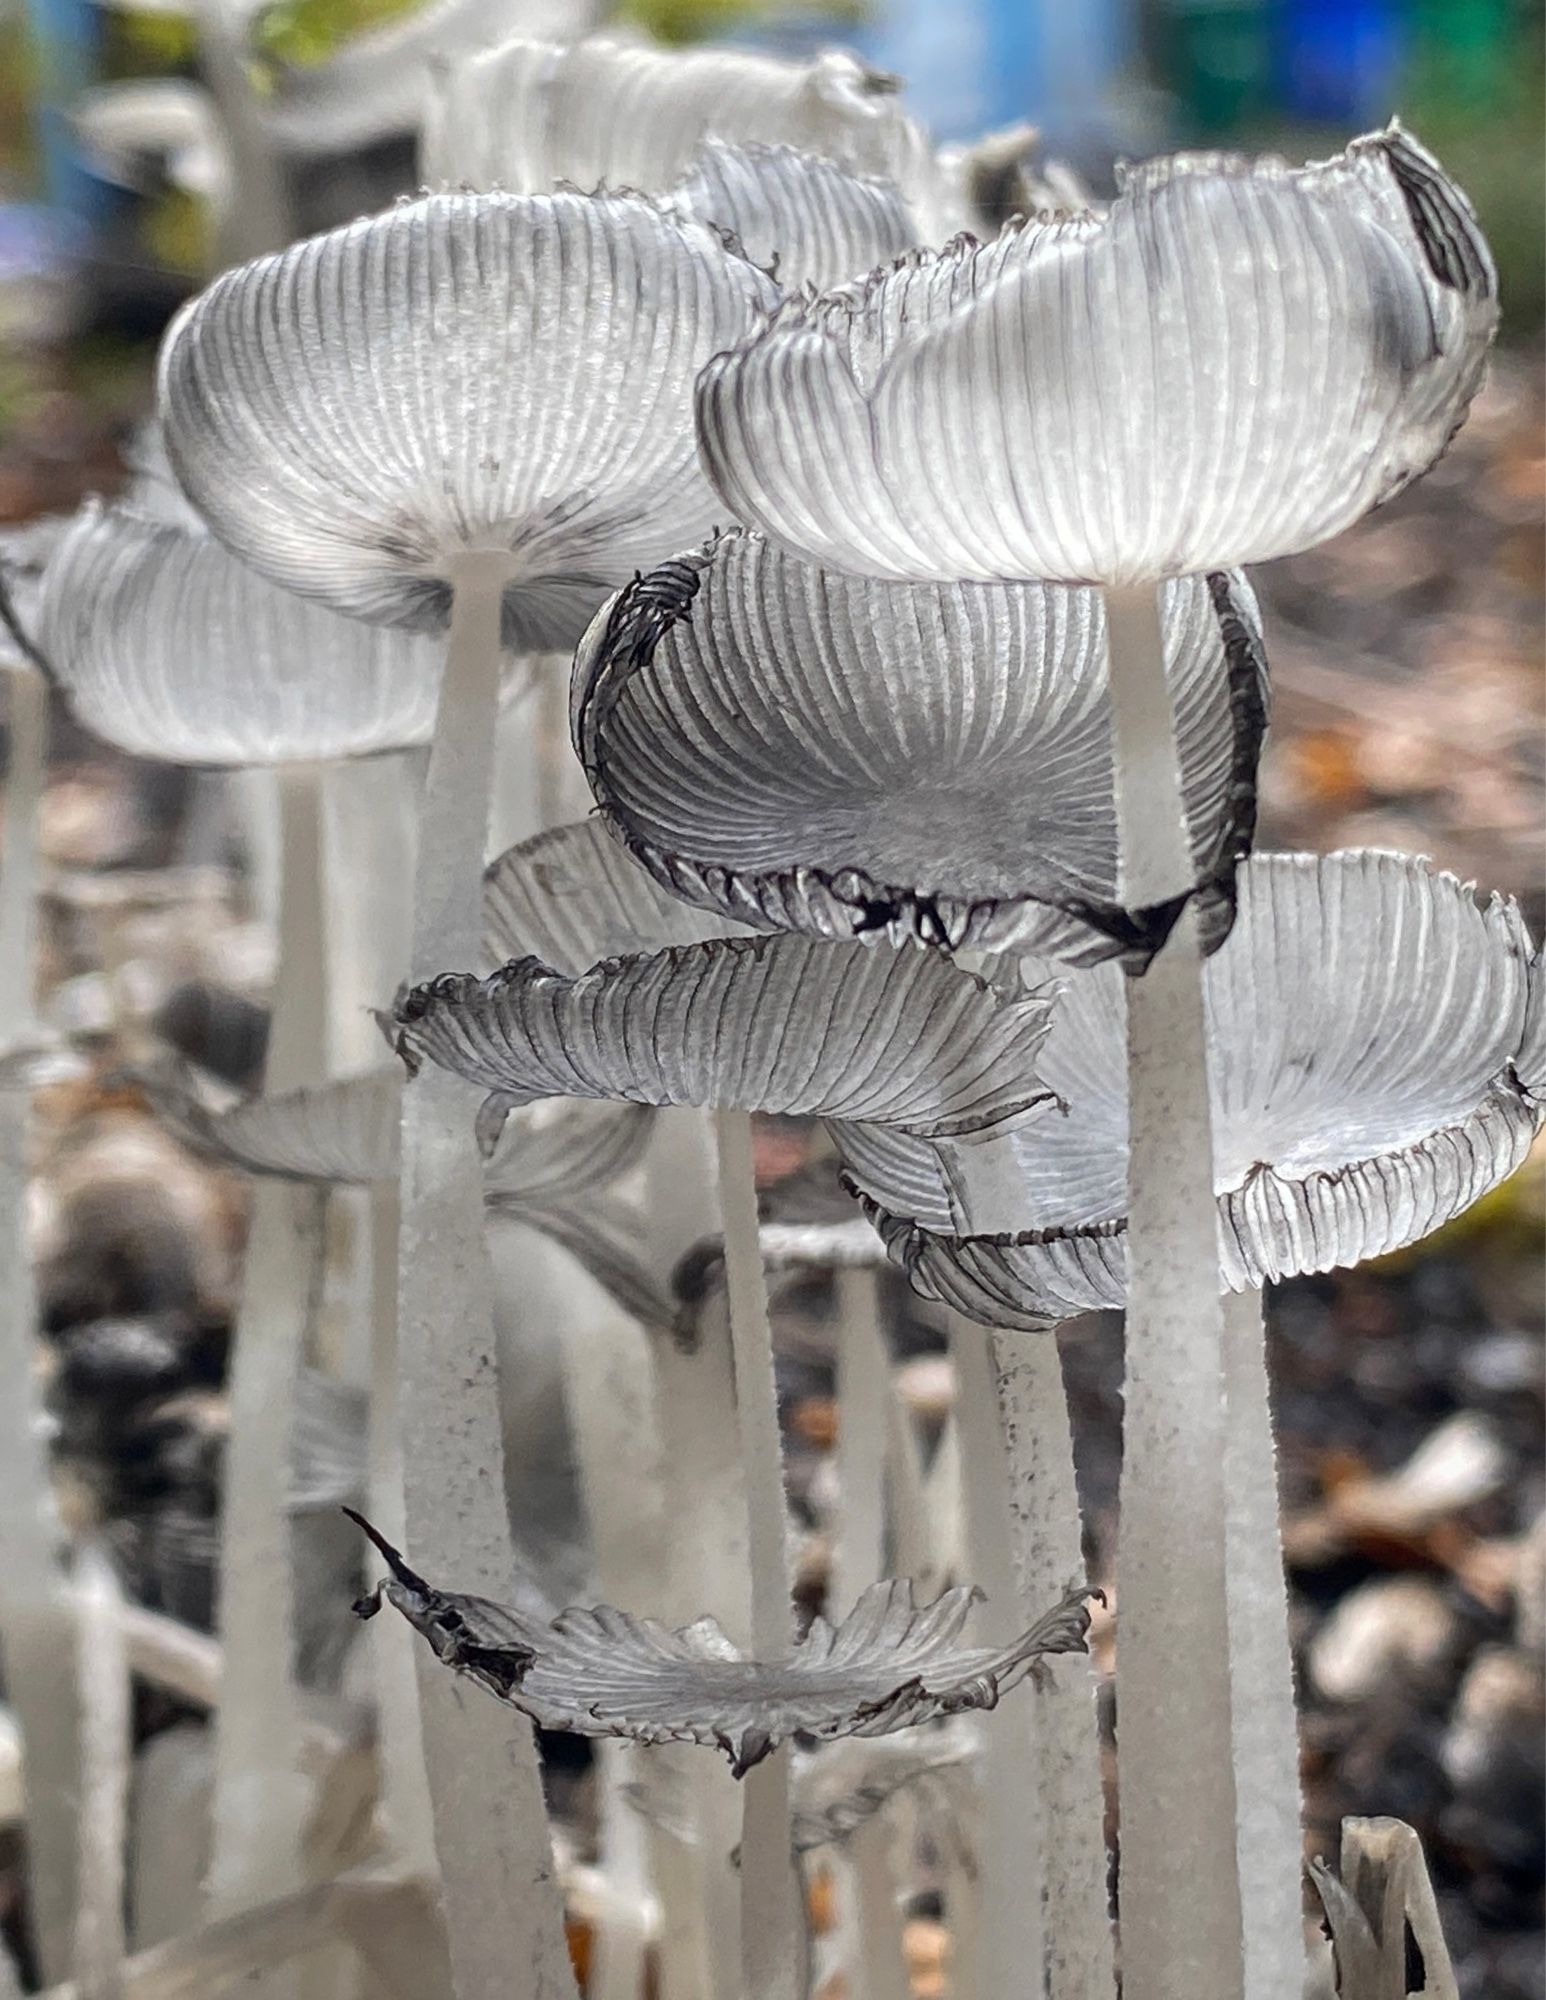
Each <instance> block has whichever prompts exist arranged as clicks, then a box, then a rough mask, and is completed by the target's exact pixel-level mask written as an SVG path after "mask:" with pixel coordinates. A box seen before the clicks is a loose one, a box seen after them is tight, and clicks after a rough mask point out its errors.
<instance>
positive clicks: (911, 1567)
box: [886, 1375, 945, 1597]
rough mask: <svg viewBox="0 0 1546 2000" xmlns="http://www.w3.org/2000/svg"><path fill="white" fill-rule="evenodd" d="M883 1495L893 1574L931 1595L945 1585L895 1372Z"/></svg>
mask: <svg viewBox="0 0 1546 2000" xmlns="http://www.w3.org/2000/svg"><path fill="white" fill-rule="evenodd" d="M886 1494H887V1502H888V1508H889V1512H890V1517H891V1560H892V1564H893V1567H894V1569H895V1571H896V1574H897V1575H898V1576H910V1577H911V1578H912V1580H913V1582H914V1584H915V1585H916V1586H917V1588H918V1591H919V1594H920V1596H924V1597H927V1596H932V1595H933V1594H934V1593H936V1592H937V1591H938V1590H939V1589H940V1588H941V1587H942V1585H943V1583H944V1579H945V1565H944V1564H943V1563H942V1562H941V1561H940V1558H939V1554H938V1551H937V1549H936V1547H935V1543H936V1540H937V1537H936V1535H935V1532H934V1526H933V1522H932V1520H931V1518H930V1514H929V1503H928V1492H927V1487H926V1484H925V1481H924V1476H923V1453H922V1451H921V1450H920V1449H919V1445H918V1433H917V1429H916V1427H915V1426H914V1423H913V1414H912V1411H911V1410H910V1409H909V1408H908V1407H907V1400H906V1398H905V1397H904V1396H903V1394H902V1391H901V1389H900V1387H899V1386H898V1384H897V1379H896V1377H895V1376H894V1375H893V1376H892V1377H891V1380H890V1381H889V1382H888V1383H887V1385H886Z"/></svg>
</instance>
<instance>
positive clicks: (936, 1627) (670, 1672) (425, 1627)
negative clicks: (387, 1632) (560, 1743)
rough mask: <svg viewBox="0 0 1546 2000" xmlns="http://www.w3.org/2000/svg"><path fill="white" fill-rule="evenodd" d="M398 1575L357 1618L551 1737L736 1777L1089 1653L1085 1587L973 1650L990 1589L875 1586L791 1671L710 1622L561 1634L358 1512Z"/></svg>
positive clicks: (600, 1623) (604, 1616)
mask: <svg viewBox="0 0 1546 2000" xmlns="http://www.w3.org/2000/svg"><path fill="white" fill-rule="evenodd" d="M345 1511H347V1512H350V1518H351V1519H353V1520H355V1521H357V1522H359V1525H360V1526H361V1527H362V1528H363V1529H364V1530H365V1532H366V1533H367V1534H368V1535H369V1536H370V1538H371V1540H372V1541H373V1542H374V1543H375V1545H376V1547H377V1548H378V1549H379V1550H380V1551H381V1554H382V1555H383V1557H384V1558H385V1559H386V1562H387V1564H388V1567H389V1569H390V1570H391V1575H390V1577H389V1578H387V1579H386V1580H385V1581H384V1582H383V1583H382V1584H380V1585H379V1586H378V1588H377V1590H376V1591H375V1592H373V1593H372V1594H371V1595H370V1596H369V1597H366V1598H363V1599H361V1601H360V1603H359V1604H358V1605H357V1606H356V1609H357V1610H358V1611H359V1612H360V1614H361V1616H363V1617H369V1616H371V1615H372V1614H373V1613H374V1612H375V1611H376V1610H377V1609H379V1606H380V1602H381V1599H382V1598H383V1597H384V1598H386V1599H387V1601H388V1602H389V1603H391V1604H393V1605H395V1606H396V1608H397V1609H398V1610H399V1611H400V1612H401V1613H402V1615H403V1616H404V1617H405V1618H406V1619H407V1620H408V1622H409V1624H410V1625H412V1626H413V1628H414V1630H415V1631H417V1632H419V1633H420V1634H421V1635H422V1636H423V1637H424V1638H425V1639H427V1640H428V1642H429V1644H430V1646H431V1647H432V1648H433V1650H434V1652H435V1654H436V1656H437V1657H438V1658H439V1659H441V1660H443V1661H444V1662H445V1663H446V1665H447V1666H448V1667H450V1668H452V1669H453V1670H454V1671H455V1672H457V1673H461V1674H466V1675H467V1676H468V1677H469V1678H470V1679H472V1680H475V1681H477V1682H478V1684H479V1685H480V1686H481V1687H484V1688H486V1689H487V1690H488V1691H489V1693H491V1694H493V1695H495V1696H497V1697H498V1698H499V1699H500V1700H501V1701H508V1702H509V1703H511V1705H512V1706H514V1707H516V1708H519V1709H521V1710H523V1711H524V1712H525V1713H526V1714H528V1715H530V1716H532V1717H533V1718H534V1719H535V1720H536V1721H538V1722H539V1723H541V1724H542V1726H543V1727H544V1728H547V1729H567V1730H573V1731H575V1732H577V1733H578V1734H580V1735H582V1736H626V1737H632V1738H633V1740H634V1741H635V1742H639V1743H702V1744H706V1745H708V1746H709V1747H711V1748H714V1749H719V1750H722V1751H723V1752H724V1753H725V1755H726V1756H727V1757H728V1758H729V1759H730V1761H731V1768H732V1769H733V1771H734V1772H735V1775H736V1776H737V1777H742V1776H744V1775H745V1773H746V1772H747V1771H749V1770H750V1769H751V1768H752V1766H753V1765H755V1764H758V1763H760V1762H761V1761H762V1759H763V1758H764V1757H767V1756H769V1755H770V1754H771V1753H772V1752H773V1751H774V1750H776V1749H777V1748H778V1746H779V1745H780V1744H781V1743H784V1742H787V1741H788V1739H789V1738H790V1737H791V1736H797V1735H799V1736H810V1737H815V1738H816V1739H817V1740H818V1741H826V1740H831V1739H832V1738H835V1737H840V1736H882V1735H888V1734H889V1733H890V1732H891V1731H893V1730H896V1729H907V1728H910V1727H912V1726H913V1725H914V1724H916V1723H921V1722H930V1721H933V1720H934V1719H935V1718H936V1717H938V1716H943V1715H955V1714H960V1713H962V1712H964V1711H966V1710H968V1709H977V1708H992V1707H994V1706H995V1705H996V1704H997V1702H998V1699H999V1697H1000V1695H1001V1694H1003V1693H1005V1692H1006V1691H1007V1690H1008V1689H1009V1688H1011V1687H1013V1686H1014V1685H1015V1684H1016V1683H1017V1682H1019V1681H1021V1680H1023V1679H1024V1678H1025V1676H1026V1675H1027V1674H1029V1673H1033V1672H1034V1671H1035V1669H1036V1664H1037V1662H1038V1661H1039V1660H1042V1659H1044V1658H1047V1657H1049V1656H1051V1655H1054V1654H1058V1653H1077V1652H1082V1651H1083V1650H1084V1643H1085V1634H1086V1632H1087V1631H1088V1629H1089V1622H1090V1619H1089V1610H1088V1601H1089V1598H1090V1596H1091V1593H1090V1592H1089V1591H1087V1590H1081V1591H1075V1592H1071V1593H1070V1594H1069V1596H1068V1597H1066V1598H1065V1599H1064V1601H1063V1602H1062V1603H1061V1604H1059V1605H1056V1606H1055V1607H1054V1608H1053V1609H1052V1610H1051V1611H1049V1612H1048V1613H1047V1614H1046V1616H1045V1617H1043V1618H1041V1619H1039V1620H1038V1621H1037V1623H1036V1624H1035V1625H1033V1626H1032V1627H1031V1629H1030V1630H1029V1631H1028V1632H1026V1633H1024V1634H1022V1635H1021V1637H1020V1638H1018V1639H1016V1640H1015V1641H1014V1642H1013V1643H1012V1644H1011V1645H1008V1646H1004V1647H997V1648H990V1647H980V1646H979V1647H967V1646H963V1645H962V1644H961V1643H960V1641H961V1632H962V1629H963V1627H964V1626H965V1623H966V1620H967V1618H968V1617H969V1616H970V1613H971V1609H972V1605H973V1604H974V1603H975V1602H976V1600H977V1598H978V1596H979V1593H978V1592H977V1591H975V1590H973V1589H970V1588H958V1589H955V1590H947V1591H946V1592H945V1593H944V1595H943V1596H941V1597H938V1598H936V1599H935V1600H934V1602H933V1603H932V1604H928V1605H925V1606H924V1607H923V1608H922V1609H921V1610H920V1609H919V1608H918V1607H917V1606H916V1605H915V1604H914V1602H913V1589H912V1584H911V1583H910V1582H908V1581H906V1580H901V1581H897V1580H892V1581H889V1582H885V1583H877V1584H872V1585H871V1586H870V1588H869V1589H868V1590H866V1591H864V1592H863V1593H862V1594H861V1596H860V1598H859V1600H858V1602H857V1603H856V1604H855V1606H854V1608H853V1610H852V1611H851V1612H850V1613H849V1614H848V1616H847V1617H846V1618H845V1619H844V1620H843V1622H842V1624H841V1625H839V1626H837V1627H836V1628H835V1629H834V1628H833V1627H832V1626H831V1625H829V1624H828V1623H827V1621H826V1620H825V1619H824V1618H817V1619H815V1620H813V1622H812V1624H811V1628H810V1630H809V1632H808V1633H807V1634H806V1636H805V1638H804V1639H803V1640H801V1642H800V1643H799V1645H797V1646H796V1647H795V1648H794V1649H793V1651H792V1652H791V1654H790V1656H789V1658H788V1659H787V1660H783V1661H776V1662H775V1661H762V1660H754V1659H748V1658H747V1657H746V1655H745V1654H744V1653H742V1652H741V1651H740V1650H739V1649H738V1648H737V1647H735V1646H734V1645H732V1644H731V1642H730V1640H729V1639H728V1638H727V1637H726V1636H725V1634H724V1632H723V1631H722V1630H721V1628H720V1626H719V1625H718V1624H717V1623H716V1622H715V1620H714V1619H712V1618H699V1619H697V1620H696V1621H695V1622H694V1623H693V1624H691V1625H685V1626H682V1627H681V1628H680V1629H678V1630H675V1631H673V1630H671V1629H669V1628H668V1627H666V1626H664V1625H661V1624H659V1623H657V1622H656V1620H654V1619H653V1618H636V1617H634V1616H632V1615H631V1614H629V1613H628V1612H624V1611H614V1610H613V1609H612V1608H611V1606H609V1605H598V1606H596V1607H595V1608H594V1609H579V1608H576V1609H571V1610H568V1611H561V1612H560V1613H559V1615H558V1617H557V1618H555V1619H554V1620H553V1621H552V1623H551V1624H550V1625H543V1624H542V1623H541V1622H540V1621H538V1620H536V1619H533V1618H529V1617H526V1616H524V1615H522V1614H521V1613H519V1612H516V1611H513V1610H511V1609H509V1608H508V1607H507V1606H504V1605H501V1604H494V1603H491V1602H490V1601H489V1600H488V1599H487V1598H482V1597H466V1596H461V1595H458V1594H457V1593H454V1592H450V1591H443V1590H440V1589H438V1588H437V1587H436V1586H434V1585H433V1584H430V1583H428V1582H426V1580H425V1579H424V1578H423V1577H421V1576H418V1575H416V1574H415V1573H414V1571H412V1570H411V1569H409V1568H408V1567H407V1565H406V1564H405V1563H404V1562H403V1560H402V1558H401V1556H400V1555H399V1554H398V1553H397V1551H396V1550H395V1549H394V1548H392V1547H391V1545H390V1544H389V1543H387V1542H385V1541H383V1539H382V1537H381V1536H380V1535H378V1534H377V1533H376V1532H375V1530H374V1529H373V1528H371V1527H370V1525H369V1524H368V1523H367V1522H365V1521H364V1520H362V1519H361V1518H360V1516H359V1515H358V1514H354V1513H353V1512H352V1510H347V1509H346V1510H345Z"/></svg>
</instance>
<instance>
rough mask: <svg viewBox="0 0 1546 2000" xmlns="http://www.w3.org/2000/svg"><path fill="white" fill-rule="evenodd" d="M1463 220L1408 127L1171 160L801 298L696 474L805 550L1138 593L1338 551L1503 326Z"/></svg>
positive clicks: (765, 343) (1460, 402) (754, 355)
mask: <svg viewBox="0 0 1546 2000" xmlns="http://www.w3.org/2000/svg"><path fill="white" fill-rule="evenodd" d="M1497 316H1498V308H1497V298H1496V277H1495V274H1494V272H1493V269H1492V264H1491V260H1490V257H1489V256H1488V253H1487V248H1486V245H1485V243H1484V242H1483V240H1482V237H1481V235H1480V233H1479V231H1478V230H1477V227H1476V223H1475V219H1474V217H1473V215H1472V213H1471V210H1470V206H1469V204H1468V203H1467V201H1466V199H1465V197H1464V195H1462V194H1461V193H1460V191H1459V189H1458V188H1456V187H1455V186H1454V184H1453V183H1452V182H1450V181H1448V180H1447V179H1446V178H1445V176H1444V174H1443V172H1442V170H1441V169H1440V168H1439V166H1438V164H1437V162H1436V161H1434V160H1433V158H1432V157H1431V155H1429V154H1428V153H1426V152H1425V151H1424V150H1423V148H1422V147H1421V146H1419V145H1418V144H1417V143H1416V142H1415V141H1414V140H1413V139H1411V138H1410V137H1409V136H1408V135H1407V134H1405V133H1403V132H1401V131H1400V130H1399V129H1398V128H1396V127H1392V128H1391V130H1390V131H1388V132H1385V133H1380V134H1375V135H1371V136H1369V137H1367V138H1364V139H1360V140H1357V141H1355V142H1354V144H1353V145H1352V146H1350V147H1349V148H1348V149H1347V151H1346V152H1345V153H1343V154H1342V155H1340V156H1339V157H1338V158H1336V159H1334V160H1331V161H1328V162H1325V163H1324V164H1321V165H1317V166H1313V167H1305V168H1302V169H1291V168H1289V167H1288V166H1286V165H1285V164H1284V163H1283V162H1282V161H1280V160H1274V159H1262V160H1256V161H1251V160H1245V159H1241V158H1237V157H1235V156H1231V155H1225V154H1207V153H1200V154H1190V155H1188V154H1183V155H1180V156H1178V157H1177V158H1175V159H1169V160H1156V161H1152V162H1150V163H1149V164H1148V165H1146V166H1143V167H1140V168H1138V169H1136V170H1135V171H1134V172H1132V173H1131V174H1129V175H1128V177H1127V179H1126V183H1125V186H1124V188H1123V191H1122V193H1121V194H1120V195H1119V197H1118V198H1117V200H1116V201H1115V202H1114V203H1113V204H1112V205H1111V207H1110V209H1109V210H1108V211H1107V212H1106V213H1105V214H1103V215H1099V216H1096V215H1089V214H1086V215H1080V216H1074V217H1065V218H1062V219H1059V220H1047V221H1040V222H1030V223H1027V224H1024V225H1015V224H1011V225H1010V226H1009V229H1008V230H1007V231H1006V233H1005V234H1004V235H1002V236H1000V237H999V239H998V240H997V241H996V242H994V243H990V244H988V245H986V246H984V247H982V248H980V249H979V248H977V247H976V246H974V245H972V244H970V243H963V244H958V245H955V246H953V247H952V248H951V249H949V250H948V251H946V252H944V253H942V255H941V256H940V257H939V258H938V259H935V260H923V261H921V262H918V261H913V262H910V263H907V264H904V265H902V266H900V267H899V268H898V269H897V270H896V271H895V272H893V273H891V274H877V275H876V276H875V277H873V278H872V279H870V280H868V281H867V282H865V283H863V284H859V285H855V286H853V287H851V288H849V289H848V290H847V291H845V292H839V293H834V294H832V295H831V296H830V297H828V298H827V299H825V300H822V301H819V302H815V303H808V304H807V303H803V302H801V303H796V304H793V305H791V306H790V307H788V308H786V310H785V311H784V312H783V313H782V314H781V315H780V316H779V317H778V318H777V319H776V320H775V321H774V322H773V324H772V326H771V327H770V328H769V329H768V330H767V331H766V332H764V333H762V334H760V335H759V336H758V337H757V338H756V339H755V340H754V341H752V342H751V343H750V344H749V345H747V346H745V347H743V348H741V349H740V350H739V351H737V352H734V353H730V354H726V355H723V356H721V357H719V358H718V359H717V360H715V361H714V362H713V363H712V364H711V365H710V366H709V368H708V369H707V370H706V371H705V373H704V375H703V377H702V379H701V381H700V384H699V390H698V408H699V431H700V437H701V441H702V447H703V453H704V463H705V466H706V468H707V470H708V473H709V476H710V478H711V479H712V480H713V482H714V484H715V486H716V487H717V488H718V490H719V492H720V493H721V495H722V496H723V497H724V499H725V501H726V503H727V504H728V505H729V506H730V508H731V509H732V511H733V512H734V513H735V514H736V515H737V517H738V518H739V519H741V520H742V521H745V522H747V523H749V524H750V525H752V526H755V527H759V528H762V529H764V530H765V531H766V532H767V533H768V534H769V535H771V536H773V537H774V538H775V539H777V540H780V541H782V542H784V543H785V544H786V545H787V546H789V547H790V548H792V549H795V550H798V551H799V552H800V553H802V554H805V555H807V556H809V557H811V558H812V559H813V560H816V561H822V562H828V563H831V564H833V565H834V566H836V567H840V568H847V569H851V570H855V571H859V572H861V573H863V574H866V575H872V576H891V577H899V578H926V577H934V578H947V577H976V578H984V579H992V578H996V577H1005V578H1016V577H1019V578H1024V577H1043V578H1046V579H1049V580H1060V581H1064V582H1070V583H1078V582H1098V583H1129V582H1135V581H1140V580H1145V579H1154V578H1159V577H1166V576H1176V575H1182V574H1186V573H1188V572H1190V571H1195V570H1204V569H1210V568H1213V567H1216V566H1219V565H1223V564H1236V563H1248V562H1260V561H1263V560H1265V559H1266V558H1268V557H1270V556H1276V555H1284V554H1287V553H1289V552H1290V551H1292V550H1295V549H1302V548H1307V547H1310V546H1312V545H1313V544H1314V543H1316V542H1320V541H1324V540H1325V539H1326V538H1327V537H1328V536H1330V535H1334V534H1336V533H1337V532H1338V530H1339V529H1341V528H1344V527H1346V526H1347V525H1348V524H1349V523H1350V522H1352V521H1354V520H1356V519H1357V518H1358V517H1359V515H1361V514H1363V513H1365V512H1367V510H1368V509H1369V508H1370V507H1372V506H1375V505H1376V504H1378V502H1379V501H1381V500H1383V499H1387V498H1388V497H1389V496H1390V495H1391V494H1392V493H1394V492H1396V491H1398V490H1399V489H1400V487H1402V486H1403V485H1405V484H1406V482H1407V481H1408V480H1410V479H1412V478H1414V477H1416V475H1417V474H1419V473H1421V472H1423V471H1424V470H1426V468H1427V467H1428V466H1429V465H1430V464H1432V462H1433V460H1434V459H1435V458H1436V457H1437V456H1438V455H1439V453H1440V452H1441V451H1442V450H1443V448H1444V446H1445V444H1446V443H1447V442H1448V440H1449V438H1450V436H1451V435H1452V434H1453V432H1454V431H1455V429H1456V427H1457V426H1458V425H1459V423H1460V422H1461V421H1462V419H1463V418H1464V415H1465V412H1466V409H1467V406H1468V405H1469V403H1470V400H1471V397H1472V396H1473V395H1474V394H1475V391H1476V388H1477V385H1478V383H1479V381H1480V378H1481V371H1482V366H1483V362H1484V358H1485V355H1486V350H1487V346H1488V343H1489V341H1490V340H1491V338H1492V334H1493V331H1494V329H1495V327H1496V324H1497Z"/></svg>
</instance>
